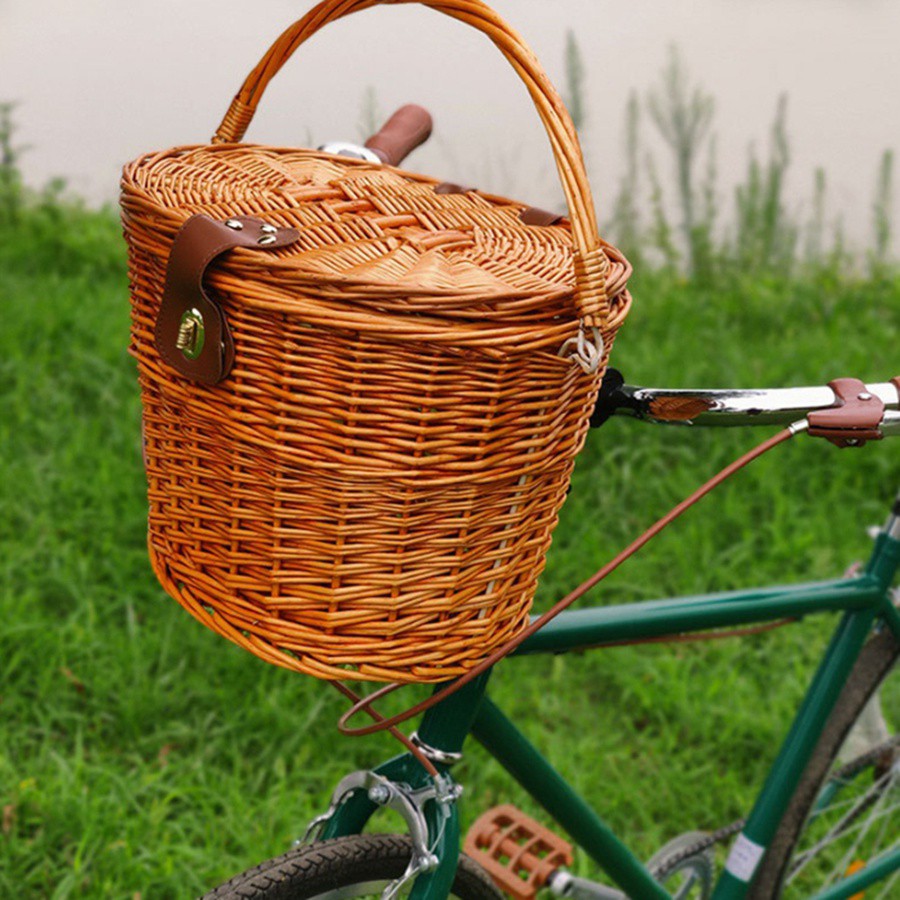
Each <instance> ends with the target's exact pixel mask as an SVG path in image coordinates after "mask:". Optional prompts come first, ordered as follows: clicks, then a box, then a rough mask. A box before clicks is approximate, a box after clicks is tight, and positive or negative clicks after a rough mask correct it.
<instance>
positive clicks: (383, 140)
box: [366, 103, 433, 166]
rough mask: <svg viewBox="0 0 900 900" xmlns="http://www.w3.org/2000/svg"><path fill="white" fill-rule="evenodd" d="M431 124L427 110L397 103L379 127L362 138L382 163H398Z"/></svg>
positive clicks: (422, 138) (423, 138)
mask: <svg viewBox="0 0 900 900" xmlns="http://www.w3.org/2000/svg"><path fill="white" fill-rule="evenodd" d="M432 127H433V122H432V119H431V114H430V113H429V112H428V110H427V109H423V108H422V107H421V106H416V105H415V104H412V103H410V104H407V105H406V106H401V107H400V109H398V110H397V112H395V113H394V114H393V115H392V116H391V117H390V119H388V120H387V122H385V124H384V126H383V127H382V128H381V130H380V131H379V132H378V133H377V134H373V135H372V137H370V138H369V139H368V140H367V141H366V147H368V148H369V150H371V151H372V152H373V153H374V154H375V155H376V156H377V157H378V158H379V159H380V160H381V161H382V162H383V163H385V164H386V165H388V166H399V165H400V163H402V162H403V160H404V159H406V157H407V156H409V154H410V153H412V152H413V150H415V149H416V147H419V146H421V145H422V144H424V143H425V141H427V140H428V138H429V137H431V129H432Z"/></svg>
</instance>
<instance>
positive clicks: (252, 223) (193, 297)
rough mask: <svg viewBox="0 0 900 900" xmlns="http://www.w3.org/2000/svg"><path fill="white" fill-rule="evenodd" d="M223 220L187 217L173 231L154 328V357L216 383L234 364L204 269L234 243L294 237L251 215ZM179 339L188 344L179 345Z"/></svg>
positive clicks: (268, 246)
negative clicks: (157, 353) (157, 356)
mask: <svg viewBox="0 0 900 900" xmlns="http://www.w3.org/2000/svg"><path fill="white" fill-rule="evenodd" d="M228 223H230V224H226V223H225V222H218V221H216V220H215V219H211V218H209V217H208V216H203V215H196V216H191V218H190V219H188V220H187V222H185V223H184V225H182V227H181V229H180V230H179V232H178V234H176V235H175V241H174V242H173V244H172V251H171V253H170V254H169V263H168V266H167V268H166V283H165V288H164V290H163V298H162V304H161V306H160V309H159V317H158V318H157V320H156V329H155V332H154V344H155V346H156V349H157V351H158V352H159V355H160V357H161V358H162V359H163V360H164V361H165V362H166V363H168V364H169V365H170V366H171V367H172V368H173V369H175V370H176V371H178V372H180V373H181V374H182V375H184V376H185V377H186V378H189V379H191V380H192V381H199V382H200V383H202V384H218V383H219V382H220V381H221V380H222V379H223V378H225V376H226V375H228V373H229V372H230V371H231V367H232V365H233V363H234V341H233V340H232V338H231V333H230V331H229V330H228V323H227V322H226V320H225V316H224V314H223V312H222V309H221V307H220V306H219V304H218V303H216V301H215V300H213V298H212V297H211V296H210V294H209V293H208V292H207V290H206V288H205V287H204V284H203V276H204V275H205V274H206V270H207V269H208V268H209V266H210V265H211V264H212V263H213V262H214V261H215V260H216V259H217V258H218V257H219V256H221V255H222V254H223V253H226V252H227V251H229V250H233V249H234V248H235V247H247V248H252V249H254V250H277V249H278V248H280V247H286V246H287V245H289V244H291V243H293V242H294V241H296V240H297V238H298V237H299V232H298V231H297V230H296V229H295V228H275V227H274V226H272V225H269V224H267V223H266V222H263V221H262V220H261V219H258V218H254V217H251V216H236V217H235V218H233V219H229V220H228ZM179 342H181V343H182V344H190V345H191V346H182V347H179Z"/></svg>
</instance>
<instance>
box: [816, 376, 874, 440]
mask: <svg viewBox="0 0 900 900" xmlns="http://www.w3.org/2000/svg"><path fill="white" fill-rule="evenodd" d="M828 387H830V388H831V389H832V390H833V391H834V393H835V396H836V397H837V403H836V405H835V406H832V407H830V408H829V409H819V410H816V411H815V412H811V413H810V414H809V416H808V417H807V419H808V421H809V434H811V435H812V436H813V437H823V438H825V440H827V441H831V443H832V444H835V445H836V446H838V447H861V446H862V445H863V444H865V443H866V441H880V440H881V438H882V437H883V435H882V433H881V431H880V429H879V426H880V425H881V423H882V421H883V420H884V403H883V402H882V400H881V398H880V397H876V396H875V394H872V393H870V392H869V390H868V388H867V387H866V385H865V384H864V383H863V382H862V381H860V380H859V379H858V378H836V379H835V380H834V381H829V382H828Z"/></svg>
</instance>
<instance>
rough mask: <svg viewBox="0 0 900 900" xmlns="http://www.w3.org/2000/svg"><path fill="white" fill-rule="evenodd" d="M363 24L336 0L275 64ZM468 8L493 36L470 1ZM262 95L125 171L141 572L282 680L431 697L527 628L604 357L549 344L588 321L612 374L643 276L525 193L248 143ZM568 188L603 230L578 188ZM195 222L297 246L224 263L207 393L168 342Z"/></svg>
mask: <svg viewBox="0 0 900 900" xmlns="http://www.w3.org/2000/svg"><path fill="white" fill-rule="evenodd" d="M371 5H373V3H372V2H371V0H367V2H359V3H356V4H353V3H347V2H346V0H344V2H341V3H338V2H334V0H328V2H326V3H324V4H321V5H320V6H319V7H317V8H316V10H313V11H312V12H311V13H310V14H309V15H308V16H307V17H306V18H305V19H304V20H301V22H300V23H298V24H296V25H295V26H292V29H289V31H288V32H286V35H287V34H292V35H293V38H291V39H290V40H288V39H286V38H285V37H284V36H283V37H282V38H280V39H279V41H280V42H281V44H280V45H279V43H278V42H276V44H275V45H273V49H272V50H270V54H269V56H271V55H272V54H273V53H274V54H276V56H278V58H279V60H281V58H282V57H284V58H286V56H288V55H290V53H291V52H293V49H294V46H296V44H297V43H299V42H301V41H299V40H298V39H297V34H300V35H301V37H303V39H305V36H308V34H309V33H312V31H314V30H317V28H318V27H321V26H322V24H324V22H326V21H328V20H330V18H336V17H338V15H339V14H346V11H348V7H353V8H365V7H366V6H371ZM427 5H431V6H434V7H436V8H439V9H441V8H442V4H439V3H429V4H427ZM461 7H466V8H469V9H470V10H477V11H479V14H480V15H483V16H485V17H488V18H486V19H485V21H486V22H487V21H489V22H490V24H491V27H499V26H495V24H494V23H495V22H496V21H498V20H496V16H495V15H494V14H493V13H490V11H489V10H488V11H487V12H484V11H485V10H487V7H484V5H483V4H482V3H480V2H470V3H467V2H463V0H456V2H455V3H454V5H453V9H454V10H457V11H458V10H459V8H461ZM349 11H353V10H352V9H350V10H349ZM443 11H446V10H443ZM451 14H452V13H451ZM471 14H474V13H471ZM311 17H312V20H311ZM329 17H330V18H329ZM309 20H311V21H312V24H310V21H309ZM304 23H306V24H304ZM470 24H474V23H470ZM479 27H480V26H479ZM486 27H487V26H485V28H482V30H485V29H486ZM503 27H504V28H506V26H503ZM510 33H511V32H510ZM504 34H506V31H504ZM516 40H518V38H516ZM523 52H524V51H523ZM267 58H269V57H267ZM264 62H265V60H264ZM260 65H261V66H262V65H263V64H262V63H261V64H260ZM279 65H280V62H279ZM529 65H530V66H535V65H536V64H535V63H533V61H530V62H529ZM257 68H258V69H259V67H257ZM255 71H256V70H255ZM266 71H267V79H268V78H269V77H271V75H272V74H274V71H277V66H273V65H272V64H270V65H269V66H268V68H267V69H266ZM541 77H543V76H542V73H541ZM253 79H254V76H253V75H251V78H250V79H248V84H250V87H247V85H246V84H245V90H244V92H243V93H242V94H239V95H238V98H237V99H236V101H235V103H234V104H232V110H230V111H229V114H228V115H227V116H226V119H225V122H224V123H223V126H222V128H220V132H219V136H218V140H217V141H216V142H215V143H214V144H212V145H207V146H200V147H196V146H195V147H179V148H175V149H173V150H170V151H167V152H164V153H157V154H152V155H148V156H144V157H142V158H141V159H138V160H136V161H135V162H133V163H131V164H130V165H129V166H127V167H126V169H125V172H124V176H123V181H122V210H123V222H124V228H125V235H126V239H127V242H128V247H129V259H130V279H131V284H132V310H133V317H132V322H133V327H132V351H133V353H134V355H135V356H136V357H137V360H138V365H139V378H140V385H141V392H142V401H143V407H144V438H145V458H146V464H147V475H148V482H149V501H150V512H149V547H150V555H151V560H152V562H153V566H154V569H155V571H156V573H157V575H158V577H159V579H160V581H161V583H162V584H163V586H164V587H165V588H166V590H167V591H168V593H170V594H171V595H172V596H173V597H174V598H175V599H176V600H178V602H179V603H181V604H182V605H183V606H184V607H185V608H186V609H187V610H188V611H189V612H191V613H192V614H193V615H194V616H195V617H196V618H198V619H199V620H200V621H202V622H204V623H205V624H206V625H208V626H209V627H210V628H212V629H214V630H215V631H217V632H219V633H220V634H222V635H224V636H225V637H227V638H229V639H230V640H232V641H234V642H235V643H237V644H239V645H241V646H243V647H245V648H246V649H248V650H250V651H252V652H253V653H255V654H257V655H258V656H260V657H262V658H263V659H265V660H268V661H269V662H271V663H275V664H277V665H280V666H284V667H287V668H291V669H295V670H298V671H301V672H305V673H309V674H312V675H315V676H318V677H321V678H328V679H335V678H348V677H352V678H361V679H368V680H376V681H420V682H429V681H443V680H446V679H448V678H451V677H453V676H455V675H458V674H461V673H462V672H464V671H466V670H467V669H469V668H471V667H472V666H473V665H474V664H475V663H477V662H478V661H479V660H481V659H483V658H484V657H485V656H486V655H488V653H490V651H491V650H492V649H494V648H496V647H497V646H499V645H500V644H502V643H504V642H505V641H507V640H508V639H509V638H511V637H513V636H514V635H515V634H516V633H517V632H518V631H520V630H521V629H522V628H523V627H524V625H525V624H526V623H527V619H528V613H529V609H530V606H531V602H532V598H533V596H534V592H535V589H536V584H537V579H538V576H539V574H540V572H541V570H542V568H543V564H544V558H545V554H546V551H547V549H548V546H549V544H550V538H551V533H552V531H553V528H554V526H555V524H556V521H557V516H558V513H559V510H560V507H561V505H562V503H563V500H564V498H565V494H566V491H567V488H568V484H569V477H570V474H571V470H572V466H573V463H574V459H575V456H576V454H577V452H578V450H579V449H580V447H581V445H582V443H583V440H584V437H585V433H586V429H587V424H588V418H589V416H590V413H591V410H592V408H593V404H594V401H595V398H596V393H597V390H598V387H599V382H600V379H601V377H602V374H603V368H604V366H605V364H606V355H604V357H603V360H602V364H601V365H600V366H599V368H597V370H596V371H594V372H592V373H586V372H585V371H584V369H583V368H582V367H581V366H579V365H578V364H577V363H576V362H573V361H572V359H570V358H568V356H567V355H560V352H559V351H560V348H561V347H562V345H563V344H565V343H566V342H567V341H569V340H570V339H572V338H574V337H575V336H576V335H577V334H578V333H579V329H580V328H583V327H584V325H585V323H587V324H588V325H589V326H594V327H598V328H599V329H600V331H601V333H602V336H603V338H604V347H605V353H606V354H608V352H609V348H610V347H611V345H612V342H613V338H614V336H615V333H616V330H617V329H618V327H619V325H620V324H621V322H622V320H623V319H624V317H625V315H626V313H627V311H628V307H629V305H630V297H629V295H628V293H627V291H626V290H625V283H626V279H627V276H628V274H629V269H628V265H627V263H626V262H625V260H624V259H623V258H622V257H621V256H620V255H619V254H618V253H617V251H615V250H614V249H613V248H611V247H609V246H608V245H606V244H604V243H603V242H601V241H600V240H599V238H596V225H595V224H592V223H591V222H588V224H587V225H586V224H585V222H584V216H583V215H582V214H581V213H579V212H578V209H577V208H576V210H575V211H574V212H573V215H572V219H571V223H570V222H569V221H563V223H562V224H559V225H554V226H547V227H540V226H526V225H524V224H523V223H522V221H521V218H520V214H521V213H522V211H523V209H524V207H523V205H522V204H519V203H515V202H512V201H509V200H505V199H502V198H497V197H491V196H487V195H484V194H480V193H478V192H474V191H464V192H458V193H446V192H444V191H443V189H442V190H440V191H436V190H435V188H436V187H437V182H436V181H435V180H433V179H429V178H425V177H422V176H418V175H412V174H410V173H408V172H403V171H400V170H398V169H394V168H390V167H386V166H385V167H379V166H375V165H372V164H370V163H365V162H358V161H355V160H348V159H345V158H339V157H334V156H327V155H325V154H321V153H316V152H313V151H307V150H296V149H289V148H276V147H261V146H254V145H248V144H242V143H237V140H239V139H240V137H241V136H242V133H243V128H244V127H246V122H247V121H248V120H249V116H248V115H247V114H246V110H247V109H251V114H252V109H254V108H255V100H258V96H259V94H260V93H261V88H259V87H258V79H257V82H254V81H253ZM267 79H266V80H267ZM544 80H545V79H544ZM254 84H257V86H256V87H254ZM548 84H549V83H548ZM263 87H264V84H263ZM546 90H552V88H547V89H546ZM554 96H555V94H554ZM557 100H558V98H557ZM235 104H237V108H238V109H239V110H243V111H244V112H243V113H242V115H240V116H237V115H236V114H235V112H234V109H235ZM554 104H556V105H558V108H555V111H554V113H553V114H554V115H557V116H564V110H563V109H562V104H561V103H559V104H557V101H553V104H551V106H554ZM560 110H562V111H561V112H560ZM542 118H544V114H543V113H542ZM236 119H239V120H240V121H239V122H238V123H237V124H235V120H236ZM545 124H546V122H545ZM223 129H224V135H225V136H224V138H223ZM548 130H549V128H548ZM564 132H565V134H566V141H567V142H568V147H569V149H568V151H566V153H568V156H573V157H574V158H577V161H578V162H580V153H578V151H577V141H576V139H575V137H574V130H572V129H571V126H570V125H569V126H567V128H566V129H564ZM554 147H555V150H556V154H557V158H558V159H559V158H560V157H561V156H562V157H563V158H567V157H566V153H563V151H560V150H559V148H558V147H557V146H556V143H555V142H554ZM573 148H574V149H573ZM566 166H567V167H568V168H570V169H571V168H572V167H571V166H570V165H569V164H568V163H566ZM562 168H563V166H562V165H561V170H562ZM579 181H583V182H584V183H583V185H581V186H579ZM564 184H565V181H564ZM574 184H575V189H576V190H577V191H578V192H579V194H580V196H581V201H582V204H584V203H586V205H587V207H588V208H591V214H592V207H591V204H590V196H589V193H587V197H586V199H585V196H584V193H585V192H587V187H586V180H584V178H583V170H581V174H580V175H577V177H576V180H575V182H574ZM566 192H567V195H568V194H569V193H570V191H569V188H566ZM569 205H570V209H572V208H573V203H572V202H571V198H570V203H569ZM579 208H580V207H579ZM194 213H204V214H206V215H209V216H211V217H213V218H218V219H223V220H224V219H227V218H229V217H232V216H236V215H255V216H259V217H261V218H264V219H265V220H266V221H268V222H271V223H273V224H275V225H278V226H285V227H293V228H296V229H298V230H299V233H300V238H299V241H298V242H297V243H295V244H293V245H292V246H290V247H286V248H283V249H280V250H276V251H273V252H269V253H265V254H262V253H259V252H256V251H254V250H248V249H240V248H239V249H236V250H233V251H232V252H230V253H229V254H228V255H226V256H224V257H222V259H221V260H220V261H219V262H218V263H216V265H214V266H213V267H212V268H211V269H210V270H209V273H208V276H207V282H206V283H207V286H208V289H209V290H210V292H211V293H213V294H214V295H215V296H216V298H217V300H218V302H219V303H220V305H221V308H222V310H223V312H224V315H225V318H226V319H227V321H228V325H229V328H230V331H231V334H232V336H233V339H234V345H235V361H234V366H233V368H232V370H231V372H230V374H229V375H228V377H227V378H226V379H225V380H224V381H222V382H220V383H219V384H216V385H212V386H209V385H204V384H197V383H194V382H192V381H190V380H188V379H187V378H185V377H183V376H182V375H180V374H179V373H178V372H176V371H175V370H173V369H172V368H170V367H169V366H168V365H167V364H166V363H165V362H164V361H163V360H162V359H161V358H160V356H159V354H158V353H157V351H156V349H155V347H154V343H153V331H154V324H155V322H156V318H157V316H158V313H159V308H160V301H161V295H162V291H163V284H164V280H165V274H166V265H167V261H168V256H169V252H170V250H171V247H172V242H173V240H174V237H175V234H176V232H177V231H178V229H179V228H180V227H181V225H182V224H183V223H184V222H185V221H186V220H187V219H188V218H189V217H190V216H191V215H192V214H194ZM591 232H593V235H594V236H593V237H591ZM579 235H581V236H580V237H579ZM598 278H599V279H600V282H599V283H600V293H599V299H597V298H595V299H594V301H593V309H594V310H595V311H594V312H593V313H591V312H587V313H586V311H585V294H590V293H591V292H592V291H594V293H596V284H597V282H598ZM588 282H590V283H591V285H594V287H591V288H590V289H589V290H585V284H587V283H588ZM587 302H588V305H590V303H591V302H592V301H591V300H590V298H588V301H587Z"/></svg>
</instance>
